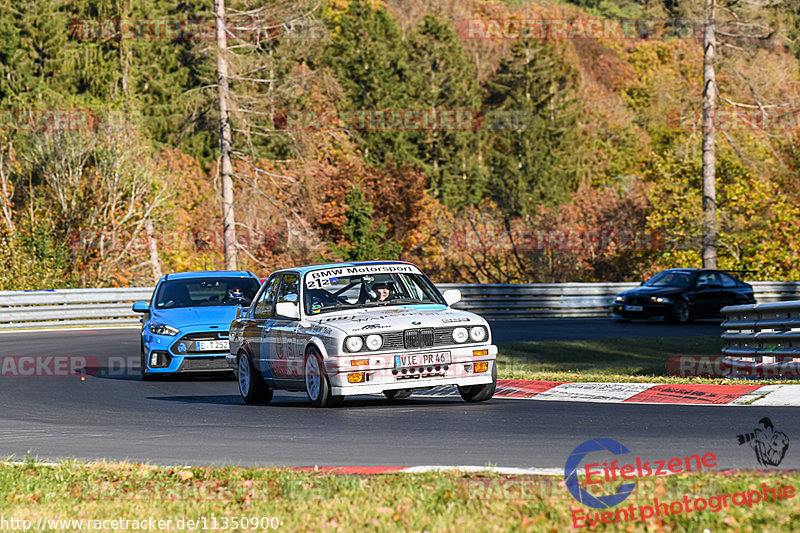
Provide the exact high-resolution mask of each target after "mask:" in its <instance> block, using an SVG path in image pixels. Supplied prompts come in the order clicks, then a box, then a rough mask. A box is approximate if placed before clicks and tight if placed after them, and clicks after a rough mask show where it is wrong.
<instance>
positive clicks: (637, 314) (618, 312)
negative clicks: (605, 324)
mask: <svg viewBox="0 0 800 533" xmlns="http://www.w3.org/2000/svg"><path fill="white" fill-rule="evenodd" d="M631 305H634V304H614V305H613V306H612V309H611V310H612V312H613V313H614V316H619V317H624V318H651V317H656V316H669V314H670V312H672V304H671V303H669V304H667V303H662V304H658V303H651V304H635V305H636V306H638V307H641V310H636V311H632V310H631V309H630V307H631ZM626 307H627V308H628V309H626Z"/></svg>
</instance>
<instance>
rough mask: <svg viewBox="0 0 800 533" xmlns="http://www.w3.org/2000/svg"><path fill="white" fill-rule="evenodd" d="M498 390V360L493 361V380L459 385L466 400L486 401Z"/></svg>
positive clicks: (471, 401) (460, 391)
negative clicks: (485, 382) (477, 383)
mask: <svg viewBox="0 0 800 533" xmlns="http://www.w3.org/2000/svg"><path fill="white" fill-rule="evenodd" d="M495 390H497V361H494V362H492V382H491V383H487V384H485V385H469V386H467V387H458V393H459V394H460V395H461V397H462V398H463V399H464V401H466V402H470V403H474V402H485V401H486V400H489V399H491V397H492V396H494V391H495Z"/></svg>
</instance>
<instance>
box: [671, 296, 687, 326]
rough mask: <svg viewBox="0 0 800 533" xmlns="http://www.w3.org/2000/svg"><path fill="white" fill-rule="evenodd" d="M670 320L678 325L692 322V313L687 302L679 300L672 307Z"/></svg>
mask: <svg viewBox="0 0 800 533" xmlns="http://www.w3.org/2000/svg"><path fill="white" fill-rule="evenodd" d="M669 319H670V320H671V321H672V322H675V323H676V324H688V323H689V322H691V320H692V313H691V312H690V311H689V304H688V303H687V302H686V300H678V301H677V302H675V305H673V306H672V312H671V313H670V316H669Z"/></svg>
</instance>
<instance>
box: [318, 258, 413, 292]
mask: <svg viewBox="0 0 800 533" xmlns="http://www.w3.org/2000/svg"><path fill="white" fill-rule="evenodd" d="M364 274H422V272H420V270H419V269H418V268H417V267H415V266H414V265H402V264H387V265H357V266H348V267H340V268H326V269H324V270H315V271H313V272H309V273H308V274H306V287H308V288H309V289H321V288H322V287H326V286H328V285H331V284H332V283H336V282H337V281H338V280H339V277H350V276H361V275H364Z"/></svg>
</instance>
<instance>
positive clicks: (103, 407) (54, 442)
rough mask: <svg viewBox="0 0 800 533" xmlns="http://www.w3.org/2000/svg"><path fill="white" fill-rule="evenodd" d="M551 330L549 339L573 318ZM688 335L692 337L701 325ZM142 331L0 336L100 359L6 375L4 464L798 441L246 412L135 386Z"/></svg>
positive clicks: (518, 405)
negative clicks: (601, 443) (68, 370)
mask: <svg viewBox="0 0 800 533" xmlns="http://www.w3.org/2000/svg"><path fill="white" fill-rule="evenodd" d="M531 322H541V321H531ZM547 322H549V323H550V325H549V326H548V329H549V330H550V331H551V332H552V331H556V330H558V329H559V328H567V327H570V326H574V325H575V323H580V322H581V320H564V321H547ZM609 322H610V321H605V322H604V323H603V328H604V329H607V326H609ZM566 323H569V324H566ZM611 326H613V327H617V326H619V327H628V328H636V327H640V326H645V327H650V326H648V325H647V324H619V325H614V324H611ZM710 326H711V327H712V329H713V327H715V328H719V325H718V324H711V325H710ZM503 327H506V326H503ZM531 327H533V325H531V324H528V327H527V328H526V329H527V330H530V328H531ZM694 328H699V330H697V331H700V330H702V329H703V325H697V326H694ZM501 329H502V328H498V331H500V330H501ZM585 329H586V328H585V327H580V326H578V327H575V330H576V331H583V330H585ZM640 331H644V330H640ZM657 331H661V334H662V335H663V330H657ZM682 331H686V332H688V331H690V330H682ZM693 331H695V330H693ZM604 333H605V331H604ZM695 334H698V333H695ZM699 334H705V333H704V332H702V331H701V333H699ZM137 335H138V331H137V330H136V329H106V330H102V329H98V330H91V331H77V330H74V331H59V332H55V331H53V332H35V333H33V332H17V333H2V334H0V355H2V356H3V360H4V361H5V359H6V357H9V356H30V355H35V356H38V357H39V358H42V356H48V355H52V356H56V355H68V356H86V357H92V358H96V361H98V362H99V370H98V371H97V372H96V375H90V376H87V377H85V378H84V379H82V378H81V377H78V376H71V377H53V376H45V375H40V376H30V377H11V376H7V375H4V376H2V377H0V428H1V429H0V457H9V456H13V457H14V458H16V459H22V457H23V456H24V455H25V454H26V453H30V454H31V455H33V456H36V457H38V458H39V459H41V460H50V459H60V458H67V457H74V458H77V459H81V460H96V459H108V460H130V461H139V462H149V463H157V464H169V465H172V464H237V465H285V466H310V465H315V464H318V465H398V466H414V465H486V464H493V465H497V466H507V467H519V468H563V466H564V462H565V459H566V457H567V455H568V454H569V453H570V451H571V450H572V449H574V448H575V447H576V446H577V445H578V444H580V443H582V442H583V441H585V440H588V439H591V438H595V437H608V438H613V439H615V440H617V441H619V442H621V443H623V444H624V445H625V446H627V447H628V448H629V449H630V450H631V451H632V452H634V453H635V454H636V455H638V456H640V457H642V458H643V459H648V458H653V459H658V458H665V457H675V456H687V455H691V454H695V453H699V454H703V453H706V452H714V453H715V454H716V456H717V458H718V466H719V467H720V468H756V467H758V465H757V463H756V459H755V456H754V453H753V450H752V449H751V448H750V447H749V446H748V445H746V444H745V445H743V446H740V445H739V444H738V441H737V439H736V436H737V434H740V433H746V432H749V431H752V430H753V428H754V427H756V426H757V423H758V421H759V420H760V419H761V418H762V417H765V416H768V417H770V418H771V420H772V422H773V423H774V425H775V429H776V430H780V431H784V432H785V433H786V435H787V436H788V437H789V438H790V439H791V440H794V439H796V438H800V436H798V434H797V433H796V431H797V429H796V428H798V427H800V409H798V408H791V407H780V408H778V407H754V406H741V407H733V406H675V405H632V404H601V403H576V402H551V401H535V400H511V399H494V400H491V401H489V402H486V403H483V404H466V403H464V402H463V401H462V400H461V399H460V398H458V397H456V398H414V397H412V398H411V399H409V400H404V401H399V402H396V403H393V404H391V403H389V402H388V401H387V400H385V399H384V398H383V397H382V396H381V397H378V396H364V397H359V398H356V399H351V400H347V401H345V404H344V405H343V406H342V407H339V408H334V409H314V408H312V407H310V406H309V405H308V403H307V402H306V398H305V395H303V394H296V393H276V395H275V399H274V400H273V403H272V404H270V405H267V406H246V405H244V404H243V403H242V401H241V399H240V397H239V394H238V390H237V385H236V383H235V382H234V381H233V380H232V379H208V378H206V379H180V380H174V381H156V382H142V381H140V380H139V378H138V368H137V367H136V365H138V349H139V345H138V338H137ZM498 338H499V335H498ZM126 363H128V364H130V365H131V366H132V367H126V366H125V364H126ZM48 368H50V369H52V367H43V368H42V369H40V370H41V372H40V373H47V372H48ZM792 450H797V446H791V447H790V448H789V451H788V452H787V455H786V457H785V459H784V460H783V462H782V463H781V465H780V467H781V468H800V453H798V452H797V451H794V452H793V451H792Z"/></svg>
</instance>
